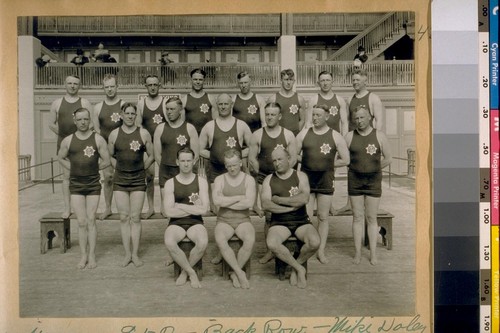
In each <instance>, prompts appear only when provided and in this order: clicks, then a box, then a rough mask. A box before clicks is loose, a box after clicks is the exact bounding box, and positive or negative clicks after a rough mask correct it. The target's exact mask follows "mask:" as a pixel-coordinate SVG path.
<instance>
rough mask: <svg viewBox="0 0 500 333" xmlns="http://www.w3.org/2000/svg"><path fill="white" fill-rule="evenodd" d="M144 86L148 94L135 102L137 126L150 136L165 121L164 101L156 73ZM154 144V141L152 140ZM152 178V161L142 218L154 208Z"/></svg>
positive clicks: (148, 77)
mask: <svg viewBox="0 0 500 333" xmlns="http://www.w3.org/2000/svg"><path fill="white" fill-rule="evenodd" d="M145 86H146V89H147V90H148V95H147V96H146V97H145V98H143V99H141V100H140V101H139V103H137V118H136V122H137V125H138V126H141V127H143V128H145V129H147V130H148V132H149V134H150V135H151V137H152V138H154V133H155V130H156V127H157V126H158V125H159V124H161V123H164V122H165V103H164V98H163V97H162V96H160V87H161V84H160V79H159V78H158V76H156V75H152V74H150V75H148V76H147V77H146V80H145ZM153 144H154V142H153ZM154 178H155V164H154V163H153V164H152V165H151V166H150V167H149V168H148V170H147V171H146V185H147V189H146V197H147V199H148V212H147V213H146V215H145V216H144V218H146V219H147V218H150V217H151V216H152V215H153V214H154V212H155V210H154V202H155V201H154V198H155V192H154Z"/></svg>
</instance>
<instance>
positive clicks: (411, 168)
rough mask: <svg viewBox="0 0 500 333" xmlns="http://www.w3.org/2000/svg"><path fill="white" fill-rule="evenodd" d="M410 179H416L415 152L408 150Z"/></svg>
mask: <svg viewBox="0 0 500 333" xmlns="http://www.w3.org/2000/svg"><path fill="white" fill-rule="evenodd" d="M406 153H407V154H408V177H415V150H414V149H411V148H408V149H407V150H406Z"/></svg>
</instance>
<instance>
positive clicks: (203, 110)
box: [200, 103, 210, 113]
mask: <svg viewBox="0 0 500 333" xmlns="http://www.w3.org/2000/svg"><path fill="white" fill-rule="evenodd" d="M209 109H210V108H209V107H208V105H207V104H205V103H203V104H202V105H200V112H201V113H207V112H208V110H209Z"/></svg>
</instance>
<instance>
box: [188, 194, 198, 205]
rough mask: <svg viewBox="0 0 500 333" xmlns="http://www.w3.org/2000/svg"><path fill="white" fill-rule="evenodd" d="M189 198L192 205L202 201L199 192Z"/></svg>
mask: <svg viewBox="0 0 500 333" xmlns="http://www.w3.org/2000/svg"><path fill="white" fill-rule="evenodd" d="M188 198H189V203H192V204H195V203H196V201H198V200H200V196H199V195H198V192H196V193H191V195H190V196H189V197H188Z"/></svg>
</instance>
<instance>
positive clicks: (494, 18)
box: [488, 0, 500, 332]
mask: <svg viewBox="0 0 500 333" xmlns="http://www.w3.org/2000/svg"><path fill="white" fill-rule="evenodd" d="M488 14H489V38H490V49H489V51H490V52H489V56H490V57H489V60H490V61H489V79H490V81H489V89H490V145H491V157H490V161H491V162H490V163H491V164H490V168H491V170H490V177H491V184H492V186H491V235H490V242H491V282H492V288H491V332H500V317H499V309H500V298H499V296H500V289H499V281H498V279H499V256H500V253H499V246H498V245H499V244H498V228H499V226H498V224H499V219H500V210H499V196H500V177H499V171H500V169H499V166H498V164H499V162H500V158H499V156H500V137H499V130H498V127H499V114H498V0H490V1H489V13H488Z"/></svg>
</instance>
